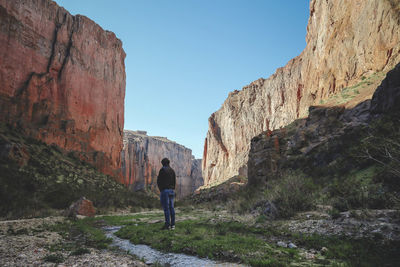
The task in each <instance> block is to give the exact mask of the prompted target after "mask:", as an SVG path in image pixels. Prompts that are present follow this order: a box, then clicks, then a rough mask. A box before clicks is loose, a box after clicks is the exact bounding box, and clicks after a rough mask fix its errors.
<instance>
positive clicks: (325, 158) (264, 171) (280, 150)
mask: <svg viewBox="0 0 400 267" xmlns="http://www.w3.org/2000/svg"><path fill="white" fill-rule="evenodd" d="M399 95H400V63H399V64H398V65H397V66H396V67H395V68H394V69H393V70H391V71H390V72H388V74H387V77H386V78H385V79H384V80H383V82H382V84H381V85H380V86H379V87H378V88H377V89H376V91H375V93H374V95H373V98H372V100H366V101H364V102H362V103H360V104H359V105H357V106H356V107H354V108H351V109H346V108H344V107H340V106H336V107H322V106H319V107H310V111H309V116H308V117H307V118H304V119H298V120H296V121H295V122H293V123H292V124H290V125H289V126H287V127H285V128H282V129H277V130H274V131H265V132H263V133H261V134H259V135H257V136H256V137H254V138H253V139H252V140H251V149H250V154H249V162H248V167H249V171H248V183H249V184H250V185H253V186H263V185H265V184H266V183H267V182H268V180H272V179H275V178H277V177H281V176H282V175H287V172H288V171H301V172H303V173H305V174H306V175H308V176H314V177H317V179H322V177H324V176H334V175H335V174H336V175H337V173H340V174H341V175H344V173H346V172H349V170H354V169H356V170H359V169H362V168H366V167H370V166H371V165H372V164H373V163H376V162H374V161H370V162H368V164H365V162H364V163H360V162H361V160H362V159H364V160H365V158H368V157H367V156H368V154H367V153H368V152H366V151H368V150H365V148H363V147H364V146H365V144H364V145H362V143H363V142H366V140H369V139H371V138H374V134H373V133H374V132H377V131H382V129H385V130H384V131H383V133H384V134H385V135H389V134H392V133H388V132H385V131H387V129H386V128H385V126H382V125H380V126H379V127H377V126H375V125H374V123H376V121H377V120H379V117H382V115H385V116H386V117H387V118H386V121H385V122H384V124H388V125H390V123H388V122H389V121H393V122H394V124H395V125H398V117H399V114H400V112H399V111H400V109H399V106H400V97H399ZM381 124H382V123H381ZM375 128H377V129H375ZM381 134H382V133H381ZM388 144H390V146H396V145H395V143H393V144H391V143H388ZM355 148H356V149H355ZM383 151H385V153H389V154H388V155H390V151H389V150H383ZM390 157H391V155H390ZM354 158H356V159H357V158H358V160H359V161H357V160H354ZM338 170H340V171H338ZM285 172H286V173H285ZM296 175H298V174H296Z"/></svg>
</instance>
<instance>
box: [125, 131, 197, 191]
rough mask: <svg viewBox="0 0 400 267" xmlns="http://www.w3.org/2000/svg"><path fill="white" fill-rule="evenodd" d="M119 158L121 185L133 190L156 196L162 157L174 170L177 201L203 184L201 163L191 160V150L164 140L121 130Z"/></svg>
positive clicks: (139, 132) (142, 132)
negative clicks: (167, 160) (122, 135)
mask: <svg viewBox="0 0 400 267" xmlns="http://www.w3.org/2000/svg"><path fill="white" fill-rule="evenodd" d="M121 157H122V175H123V179H124V184H125V185H127V186H129V187H130V188H131V189H132V190H134V191H137V190H143V189H150V190H152V191H153V192H156V193H158V188H157V175H158V172H159V170H160V168H161V167H162V165H161V160H162V159H163V158H168V159H169V160H170V162H171V163H170V165H171V167H172V168H173V169H174V170H175V174H176V195H177V197H178V198H182V197H184V196H187V195H190V194H191V193H193V192H194V190H195V189H197V188H198V187H199V186H201V185H203V179H202V176H201V160H197V159H194V157H193V156H192V150H190V149H188V148H186V147H184V146H182V145H179V144H177V143H175V142H173V141H171V140H168V139H167V138H165V137H158V136H148V135H147V133H146V132H145V131H127V130H125V131H124V147H123V150H122V152H121Z"/></svg>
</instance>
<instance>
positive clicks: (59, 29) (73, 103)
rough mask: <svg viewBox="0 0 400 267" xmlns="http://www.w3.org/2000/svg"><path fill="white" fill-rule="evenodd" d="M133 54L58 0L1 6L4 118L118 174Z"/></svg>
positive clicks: (10, 1) (0, 108)
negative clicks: (128, 57) (127, 59)
mask: <svg viewBox="0 0 400 267" xmlns="http://www.w3.org/2000/svg"><path fill="white" fill-rule="evenodd" d="M124 59H125V53H124V51H123V49H122V43H121V41H120V40H119V39H117V38H116V36H115V34H114V33H112V32H109V31H105V30H103V29H102V28H101V27H100V26H99V25H97V24H96V23H94V22H93V21H91V20H90V19H88V18H87V17H84V16H80V15H77V16H72V15H71V14H69V13H68V12H67V11H66V10H65V9H63V8H61V7H59V6H58V5H57V4H56V3H55V2H53V1H51V0H0V120H1V121H3V122H6V123H9V124H11V125H13V126H14V127H17V128H20V129H23V131H24V132H25V133H26V134H27V135H29V136H31V137H33V138H36V139H40V140H42V141H44V142H46V143H48V144H56V145H57V146H59V147H61V148H63V149H65V150H67V151H76V152H78V153H77V155H78V156H79V157H81V159H83V160H85V161H88V162H91V163H93V164H94V165H96V166H97V167H98V168H99V169H101V170H102V171H103V172H105V173H107V174H112V175H118V171H117V170H118V169H119V168H120V153H121V150H122V134H123V133H122V132H123V125H124V97H125V67H124Z"/></svg>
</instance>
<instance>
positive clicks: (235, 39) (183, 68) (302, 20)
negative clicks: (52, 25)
mask: <svg viewBox="0 0 400 267" xmlns="http://www.w3.org/2000/svg"><path fill="white" fill-rule="evenodd" d="M56 2H57V3H58V4H59V5H60V6H63V7H64V8H65V9H67V10H68V11H69V12H70V13H72V14H73V15H75V14H82V15H85V16H87V17H89V18H91V19H92V20H94V21H95V22H97V23H98V24H99V25H100V26H102V27H103V28H104V29H106V30H109V31H113V32H114V33H115V34H116V35H117V37H118V38H119V39H121V40H122V42H123V48H124V50H125V52H126V54H127V57H126V60H125V66H126V78H127V83H126V98H125V129H128V130H146V131H147V132H148V134H149V135H156V136H166V137H168V138H169V139H170V140H173V141H176V142H177V143H180V144H182V145H184V146H186V147H188V148H190V149H192V151H193V154H194V155H195V156H196V158H201V157H202V155H203V145H204V139H205V137H206V133H207V129H208V117H209V116H210V115H211V114H212V113H213V112H215V111H216V110H218V109H219V108H220V107H221V105H222V103H223V102H224V101H225V99H226V97H227V96H228V93H229V92H230V91H233V90H235V89H238V90H240V89H241V88H242V87H243V86H245V85H247V84H249V83H251V82H252V81H254V80H257V79H258V78H261V77H263V78H267V77H269V76H270V75H271V74H273V73H274V72H275V70H276V69H277V68H278V67H282V66H284V65H285V64H286V63H287V62H288V61H289V60H290V59H291V58H293V57H295V56H297V55H299V54H300V52H301V51H302V50H303V49H304V47H305V36H306V26H307V21H308V15H309V0H286V1H275V0H113V1H110V0H56Z"/></svg>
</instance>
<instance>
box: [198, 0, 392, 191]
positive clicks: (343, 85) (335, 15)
mask: <svg viewBox="0 0 400 267" xmlns="http://www.w3.org/2000/svg"><path fill="white" fill-rule="evenodd" d="M399 13H400V4H399V3H398V1H390V0H370V1H333V0H328V1H316V0H312V1H311V3H310V17H309V21H308V26H307V36H306V41H307V45H306V47H305V49H304V50H303V52H302V53H301V54H300V55H299V56H297V57H296V58H294V59H292V60H291V61H289V63H288V64H287V65H286V66H284V67H283V68H279V69H278V70H277V71H276V73H275V74H273V75H272V76H271V77H269V78H268V79H259V80H257V81H255V82H253V83H251V84H250V85H248V86H246V87H244V88H243V89H242V90H241V91H234V92H232V93H230V94H229V96H228V98H227V99H226V100H225V102H224V104H223V105H222V107H221V108H220V109H219V110H218V111H217V112H215V113H213V114H212V115H211V117H210V118H209V130H208V132H207V137H206V139H205V145H204V156H203V177H204V181H205V184H213V183H220V182H222V181H224V180H226V179H228V178H230V177H233V176H235V175H237V174H242V175H246V173H247V160H248V153H249V149H250V140H251V138H253V137H254V136H256V135H258V134H260V133H261V132H263V131H266V130H273V129H277V128H280V127H283V126H285V125H288V124H289V123H290V122H292V121H293V120H295V119H297V118H300V117H304V116H306V115H307V112H308V107H309V106H311V105H315V104H330V105H336V104H345V103H351V104H352V105H353V106H354V105H355V104H356V103H358V102H360V101H362V100H364V99H368V98H370V97H371V95H372V93H373V89H375V88H376V86H377V85H378V84H379V82H380V81H381V79H382V77H383V75H384V74H385V73H386V72H387V71H388V70H390V69H391V68H393V66H394V65H395V64H396V63H397V62H398V61H399V59H400V19H399V17H400V16H399ZM364 79H368V80H369V85H370V86H369V87H368V88H367V87H363V88H367V89H366V91H358V90H357V89H354V88H353V87H352V86H354V85H356V84H358V83H359V82H360V81H362V80H364ZM374 86H375V87H374ZM349 92H350V93H349ZM333 96H335V97H336V96H341V97H342V101H336V100H335V98H333ZM349 105H350V104H346V107H349Z"/></svg>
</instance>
